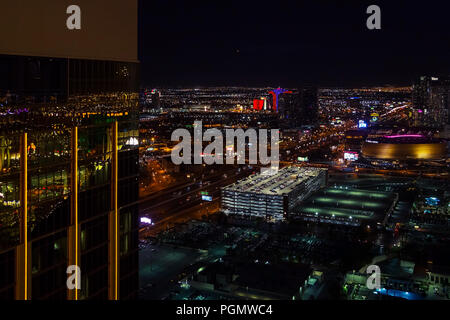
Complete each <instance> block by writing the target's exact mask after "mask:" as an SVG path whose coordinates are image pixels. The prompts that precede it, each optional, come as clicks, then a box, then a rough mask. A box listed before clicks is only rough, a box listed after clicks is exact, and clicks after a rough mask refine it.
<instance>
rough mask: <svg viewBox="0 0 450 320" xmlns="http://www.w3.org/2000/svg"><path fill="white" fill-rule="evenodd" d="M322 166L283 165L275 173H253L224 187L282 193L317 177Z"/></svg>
mask: <svg viewBox="0 0 450 320" xmlns="http://www.w3.org/2000/svg"><path fill="white" fill-rule="evenodd" d="M322 171H326V169H323V168H313V167H294V166H292V167H284V168H282V169H280V170H279V171H278V172H277V173H276V174H275V175H264V174H260V173H257V174H253V175H251V176H249V177H247V178H245V179H242V180H239V181H237V182H235V183H234V184H231V185H229V186H227V187H225V188H224V190H229V191H238V192H253V193H261V194H267V195H284V194H288V193H290V192H292V191H293V190H294V189H295V188H296V187H297V186H299V185H300V184H301V183H303V182H305V181H307V180H308V179H311V178H314V177H317V176H318V175H319V174H320V173H321V172H322Z"/></svg>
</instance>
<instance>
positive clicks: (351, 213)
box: [297, 187, 396, 221]
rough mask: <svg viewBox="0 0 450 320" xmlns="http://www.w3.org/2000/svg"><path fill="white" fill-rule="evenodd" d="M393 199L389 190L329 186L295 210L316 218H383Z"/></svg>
mask: <svg viewBox="0 0 450 320" xmlns="http://www.w3.org/2000/svg"><path fill="white" fill-rule="evenodd" d="M395 199H396V195H395V194H394V193H389V192H373V191H371V190H364V189H342V188H340V187H330V188H326V189H323V190H321V191H319V192H317V193H315V194H314V195H312V196H311V197H309V199H308V200H306V201H305V202H304V203H303V205H302V206H300V207H299V208H298V209H297V211H298V212H299V213H300V214H306V215H309V216H313V217H314V216H317V217H318V218H320V217H321V216H322V217H323V216H327V217H328V218H336V219H343V218H346V220H347V219H348V220H366V221H367V220H383V219H384V217H385V216H386V213H387V212H388V211H389V209H390V208H391V207H392V204H393V203H394V201H395Z"/></svg>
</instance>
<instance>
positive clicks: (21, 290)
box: [16, 132, 31, 300]
mask: <svg viewBox="0 0 450 320" xmlns="http://www.w3.org/2000/svg"><path fill="white" fill-rule="evenodd" d="M27 138H28V136H27V133H26V132H24V133H22V136H21V139H20V230H19V233H20V243H19V245H18V246H17V247H16V299H18V300H29V299H30V298H31V296H30V294H31V292H30V287H31V279H29V277H28V276H29V274H28V271H29V257H28V253H29V243H28V150H27V147H28V141H27V140H28V139H27ZM30 274H31V273H30Z"/></svg>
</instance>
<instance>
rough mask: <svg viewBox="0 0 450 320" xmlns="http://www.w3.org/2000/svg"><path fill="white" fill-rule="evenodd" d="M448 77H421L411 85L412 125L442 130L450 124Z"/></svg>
mask: <svg viewBox="0 0 450 320" xmlns="http://www.w3.org/2000/svg"><path fill="white" fill-rule="evenodd" d="M449 97H450V77H449V76H439V77H438V76H421V77H419V79H417V81H416V82H415V83H414V85H413V93H412V102H413V108H414V111H413V125H414V126H419V127H430V128H443V127H444V126H445V125H446V124H449V123H450V112H449V107H450V103H449Z"/></svg>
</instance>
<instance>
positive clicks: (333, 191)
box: [325, 188, 389, 199]
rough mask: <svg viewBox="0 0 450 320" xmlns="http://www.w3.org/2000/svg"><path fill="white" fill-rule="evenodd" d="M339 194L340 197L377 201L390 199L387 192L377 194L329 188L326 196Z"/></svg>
mask: <svg viewBox="0 0 450 320" xmlns="http://www.w3.org/2000/svg"><path fill="white" fill-rule="evenodd" d="M329 193H330V194H339V195H343V194H345V195H351V196H355V197H364V198H367V197H368V198H376V199H387V198H389V193H386V192H376V191H369V190H346V189H337V188H329V189H327V190H326V193H325V194H329Z"/></svg>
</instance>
